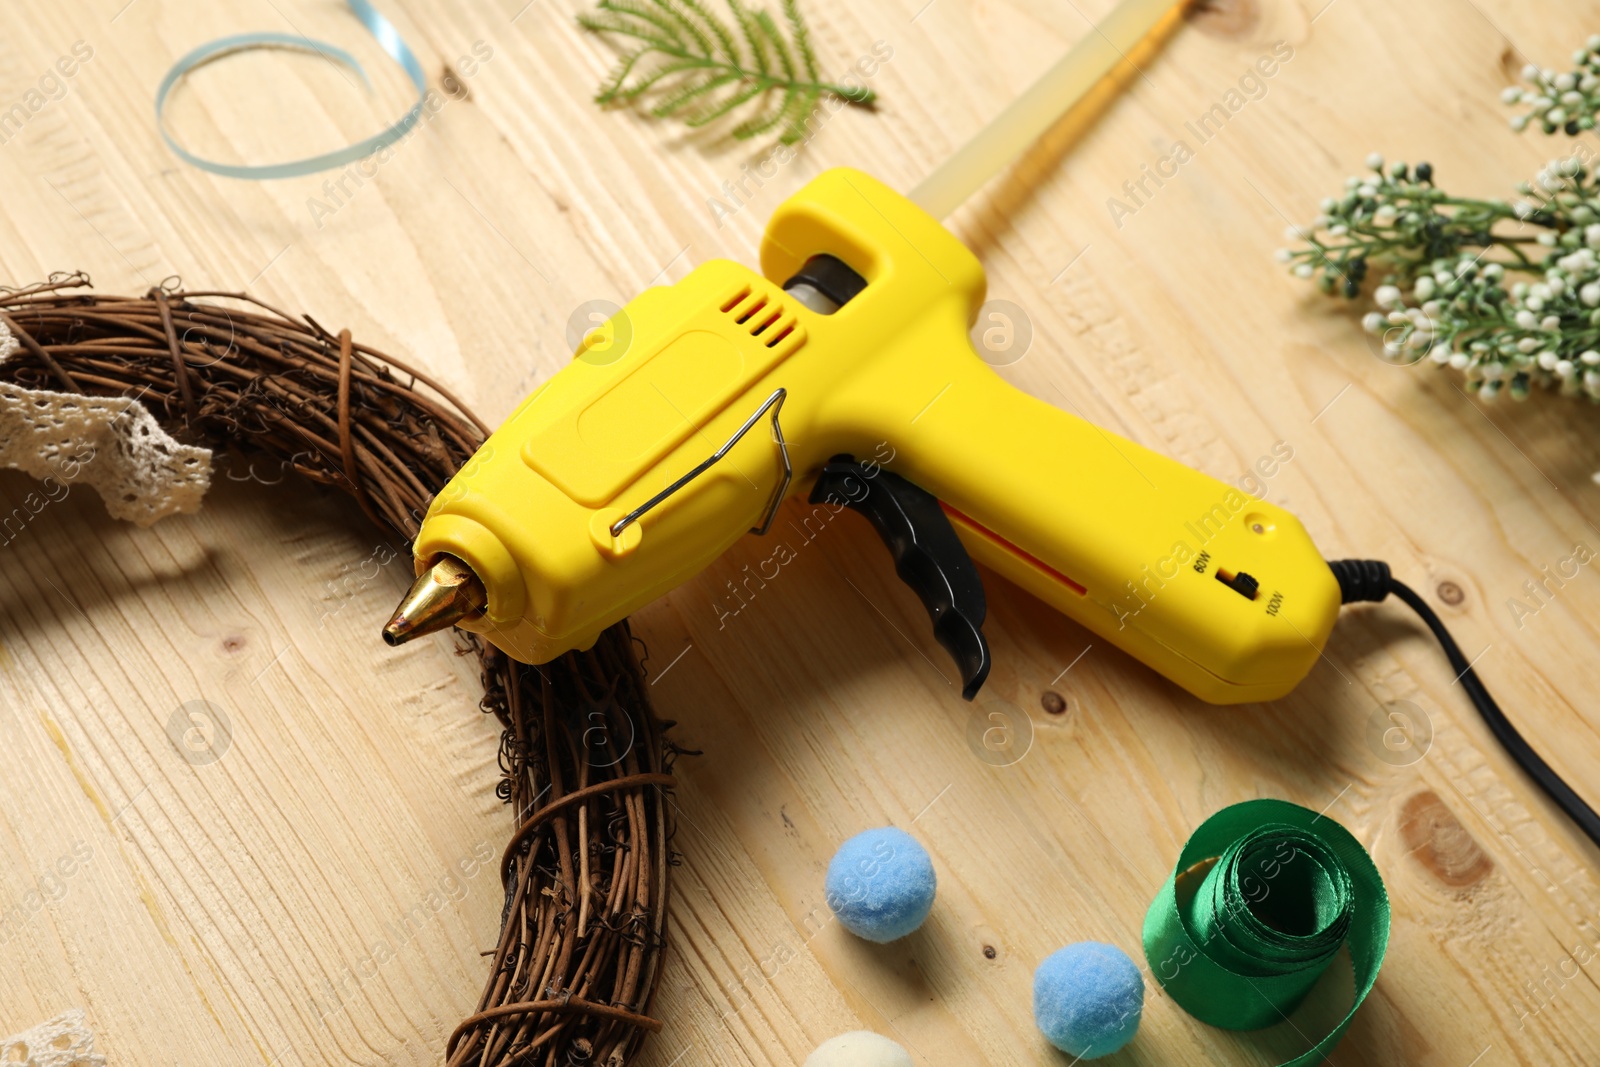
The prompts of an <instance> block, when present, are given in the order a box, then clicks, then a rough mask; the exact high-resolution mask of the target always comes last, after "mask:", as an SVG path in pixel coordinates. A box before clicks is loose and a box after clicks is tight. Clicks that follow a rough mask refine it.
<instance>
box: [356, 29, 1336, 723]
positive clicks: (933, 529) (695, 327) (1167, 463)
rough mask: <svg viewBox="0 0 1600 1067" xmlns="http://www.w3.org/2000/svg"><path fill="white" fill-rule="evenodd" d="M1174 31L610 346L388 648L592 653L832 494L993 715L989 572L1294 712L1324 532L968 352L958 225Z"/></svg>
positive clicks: (809, 219)
mask: <svg viewBox="0 0 1600 1067" xmlns="http://www.w3.org/2000/svg"><path fill="white" fill-rule="evenodd" d="M1170 6H1171V5H1170V0H1133V2H1130V3H1125V4H1124V5H1123V6H1122V7H1121V8H1119V9H1118V10H1117V12H1116V13H1114V14H1113V16H1112V18H1111V20H1109V21H1108V23H1106V24H1103V25H1102V27H1101V29H1100V31H1098V33H1097V34H1091V35H1089V40H1088V41H1087V42H1086V43H1085V44H1084V45H1081V46H1080V47H1079V48H1078V49H1075V50H1074V52H1073V53H1071V54H1069V55H1068V56H1067V57H1066V59H1064V60H1063V61H1062V63H1061V64H1059V65H1058V66H1057V67H1056V68H1055V69H1054V70H1053V71H1052V72H1050V73H1049V74H1047V75H1046V76H1045V78H1044V79H1042V80H1041V82H1040V84H1039V85H1037V86H1035V87H1034V89H1032V90H1030V91H1029V93H1028V94H1026V95H1025V96H1024V97H1023V98H1022V99H1021V100H1019V101H1018V103H1017V104H1016V105H1014V106H1013V107H1012V108H1011V109H1010V110H1009V111H1008V112H1007V113H1006V114H1005V115H1003V116H1002V117H1001V119H1000V120H999V121H997V122H996V123H994V124H992V125H991V126H990V127H989V128H988V129H987V130H986V131H984V133H983V134H980V136H979V137H978V138H976V139H975V141H974V143H973V144H972V145H969V146H968V147H967V148H966V149H964V150H963V152H962V153H959V154H958V156H957V157H956V158H955V159H954V160H952V162H951V163H948V164H946V165H945V166H944V167H943V168H941V170H940V171H937V172H935V174H934V175H933V176H932V177H930V178H929V179H928V181H926V182H924V184H923V186H921V187H919V189H918V190H917V192H916V193H914V194H913V197H914V199H913V198H908V197H906V196H903V195H901V194H899V193H896V192H894V191H893V190H891V189H889V188H887V187H886V186H884V185H883V184H882V183H880V182H878V181H876V180H875V179H873V178H871V177H869V176H867V175H866V174H863V173H860V172H858V171H854V170H846V169H839V170H832V171H828V172H826V173H824V174H823V175H821V176H820V177H818V178H817V179H815V180H814V181H812V182H811V183H810V184H809V185H807V186H806V187H805V188H804V189H802V190H801V191H800V192H799V193H798V194H796V195H795V196H794V197H792V198H791V199H790V200H788V201H787V202H786V203H784V204H783V205H782V206H781V207H779V208H778V210H777V212H776V214H775V215H774V216H773V217H772V220H771V222H770V223H769V224H768V226H767V230H766V235H765V239H764V241H763V243H762V247H761V273H760V274H757V273H755V272H753V271H751V270H749V269H748V268H746V267H743V266H740V265H739V264H736V263H732V262H728V261H725V260H714V261H711V262H708V263H704V264H702V265H701V266H699V267H697V268H696V269H695V270H694V271H692V272H691V273H690V274H689V275H688V276H687V277H686V278H684V279H683V280H682V281H680V282H678V283H677V284H675V285H672V286H669V287H661V288H654V289H650V290H647V291H646V292H644V293H642V294H641V295H639V296H638V297H637V298H636V299H635V300H633V301H632V302H631V303H630V304H628V306H627V307H626V308H624V309H623V310H622V311H621V312H620V313H619V314H618V315H617V316H615V317H614V318H613V319H612V321H611V322H610V323H608V324H607V326H606V327H605V328H604V329H601V330H597V331H595V332H593V333H591V334H590V335H589V336H588V337H586V338H585V339H584V342H583V344H582V345H581V346H580V347H579V349H578V352H577V355H576V358H575V359H574V360H573V361H572V363H571V364H570V365H568V366H567V367H566V368H565V369H563V370H562V371H560V372H559V373H557V374H556V375H555V376H554V377H552V378H551V379H550V380H549V381H548V382H546V383H545V384H544V385H543V386H542V387H541V388H539V389H538V390H536V391H535V392H534V393H533V394H532V395H531V396H529V397H528V398H527V399H526V400H525V401H524V402H523V403H522V405H521V406H520V407H519V408H518V409H517V410H516V411H515V412H514V413H513V414H512V415H511V417H510V418H509V419H507V420H506V422H505V424H504V425H503V426H502V427H501V428H500V429H499V430H498V431H497V432H496V433H495V434H494V435H493V436H492V437H491V438H490V439H489V440H488V442H487V443H486V444H485V445H484V446H483V448H482V450H481V451H480V452H479V453H478V455H477V456H476V457H475V458H474V459H473V460H472V461H471V462H469V463H468V464H467V465H466V466H465V467H464V468H463V469H462V470H461V472H460V473H459V474H458V475H457V476H456V477H455V479H454V480H453V481H451V483H450V484H449V485H448V486H447V487H446V488H445V489H444V490H443V491H442V492H441V493H440V494H439V496H438V497H437V498H436V499H435V500H434V502H433V504H432V506H431V507H430V509H429V511H428V514H427V516H426V519H425V521H424V522H423V524H422V528H421V532H420V533H419V535H418V537H417V540H416V544H415V546H414V551H415V557H416V566H417V573H418V575H419V579H418V582H417V584H416V586H414V587H413V589H412V591H411V592H410V593H409V594H408V596H407V598H406V600H405V601H404V602H403V603H402V605H401V607H400V610H399V611H398V612H397V613H396V615H395V617H394V619H393V620H391V622H390V623H389V625H388V627H386V629H385V637H386V638H387V639H388V640H389V641H390V642H391V643H399V642H401V641H404V640H408V639H410V638H411V637H414V636H417V635H418V634H422V633H428V632H432V631H434V630H438V629H442V628H445V627H448V626H450V625H457V626H460V627H462V628H464V629H467V630H471V631H473V632H476V633H479V634H481V635H483V636H484V637H485V638H487V639H488V640H489V641H491V642H493V643H494V644H495V645H496V646H498V647H499V648H500V649H502V650H503V651H505V652H506V653H507V654H508V655H510V656H512V657H513V658H515V659H517V660H519V661H523V662H527V663H543V662H547V661H549V660H550V659H553V658H554V657H556V656H559V655H561V654H562V653H564V652H566V651H568V650H570V649H585V648H588V647H589V646H590V645H591V644H592V643H593V642H594V641H595V639H596V638H597V637H598V636H599V634H600V632H601V631H602V630H603V629H605V628H606V627H607V626H610V625H612V624H613V623H616V622H618V621H619V620H621V619H623V618H625V617H626V616H627V615H629V614H631V613H632V612H634V611H637V610H638V609H640V608H642V607H644V606H645V605H647V604H649V603H650V602H651V601H653V600H655V599H656V598H658V597H660V596H661V595H662V594H664V593H667V592H668V591H670V590H672V589H674V588H676V587H677V586H679V585H681V584H682V583H683V582H685V581H687V580H689V579H690V578H692V577H693V576H695V575H696V574H698V573H700V571H702V570H704V569H705V568H706V567H707V566H708V565H709V564H710V563H711V562H712V561H713V560H715V559H716V558H717V557H718V556H720V555H721V554H722V553H724V552H725V551H727V550H728V548H729V547H730V546H731V545H732V544H733V543H734V542H735V541H737V540H738V539H739V538H740V537H742V536H744V534H745V533H746V532H747V531H752V530H753V531H754V532H756V533H762V532H765V530H766V528H767V526H768V525H769V524H770V523H771V522H772V519H773V515H774V513H775V511H776V510H777V508H778V506H779V505H780V504H781V503H782V502H783V500H784V499H785V497H787V496H789V495H790V494H792V493H799V492H808V493H809V496H810V499H811V501H812V502H813V503H814V504H815V505H816V506H817V507H823V506H827V505H828V504H829V503H830V502H832V503H833V504H834V506H835V507H837V506H839V505H843V506H847V507H851V508H853V509H855V510H858V511H861V512H862V513H864V514H865V515H866V516H867V518H868V519H869V520H870V521H871V522H872V523H873V525H874V526H875V527H876V528H877V530H878V531H879V533H880V534H882V536H883V537H884V539H885V541H886V542H887V543H888V545H889V547H890V550H891V552H892V554H893V556H894V559H895V562H896V566H897V569H898V572H899V574H900V576H901V577H902V578H903V579H905V581H906V582H907V583H909V584H910V585H911V586H912V587H913V588H914V589H915V590H916V592H917V593H918V595H919V596H920V597H921V599H922V600H923V602H924V604H925V606H926V607H927V608H928V611H929V614H930V615H931V617H932V619H933V624H934V631H935V635H936V636H937V638H938V639H939V641H940V643H941V644H943V645H944V647H945V648H946V649H947V650H948V651H949V652H950V653H951V655H952V656H953V657H954V659H955V661H956V663H957V665H958V667H959V668H960V671H961V679H962V691H963V695H965V696H966V697H967V698H968V699H971V698H972V696H973V695H974V694H975V693H976V692H977V690H978V687H979V686H980V685H981V684H982V682H983V679H984V677H985V675H986V674H987V672H988V669H989V651H988V647H987V645H986V643H985V641H984V638H983V633H982V624H983V620H984V612H985V603H984V594H983V587H982V584H981V580H980V578H979V575H978V571H977V569H976V567H975V566H974V565H973V561H974V560H976V561H978V562H980V563H983V564H985V565H987V566H989V567H990V568H992V569H993V570H995V571H997V572H998V573H1000V574H1002V575H1004V576H1005V577H1007V578H1009V579H1011V580H1012V581H1014V582H1016V583H1017V584H1018V585H1020V586H1022V587H1023V588H1025V589H1027V590H1028V591H1030V592H1032V593H1033V594H1034V595H1036V596H1038V597H1040V598H1041V599H1043V600H1044V601H1046V602H1047V603H1049V604H1051V605H1054V606H1055V607H1056V608H1058V609H1060V610H1061V611H1063V612H1065V613H1066V614H1067V615H1069V616H1071V617H1072V618H1074V619H1076V620H1077V621H1078V622H1080V623H1081V624H1083V625H1084V626H1086V627H1088V628H1089V629H1090V630H1092V631H1094V632H1095V633H1096V634H1098V635H1099V636H1100V637H1102V638H1103V639H1105V640H1106V641H1108V642H1110V643H1112V644H1115V645H1117V646H1119V647H1121V648H1123V649H1125V650H1126V651H1128V652H1129V653H1131V654H1132V655H1134V656H1135V657H1137V658H1138V659H1140V660H1142V661H1144V662H1145V663H1147V664H1149V665H1150V666H1151V667H1154V668H1155V669H1156V670H1158V671H1160V672H1161V673H1162V674H1164V675H1166V676H1167V677H1169V678H1171V679H1173V680H1174V681H1176V682H1177V683H1178V684H1180V685H1182V686H1183V687H1184V688H1185V689H1187V690H1189V691H1190V692H1192V693H1194V694H1195V695H1197V696H1199V697H1201V698H1202V699H1204V700H1208V701H1211V702H1214V703H1237V702H1241V701H1255V700H1270V699H1273V698H1275V697H1278V696H1281V695H1283V694H1285V693H1287V692H1288V691H1289V690H1291V689H1292V688H1294V686H1295V685H1296V683H1298V682H1299V681H1300V679H1301V678H1303V677H1304V676H1305V674H1306V672H1307V671H1308V670H1309V669H1310V668H1311V666H1312V665H1313V664H1314V663H1315V662H1316V660H1317V657H1318V655H1319V653H1320V650H1321V648H1322V645H1323V642H1324V641H1325V640H1326V638H1327V636H1328V633H1329V631H1330V630H1331V629H1332V626H1333V622H1334V618H1335V616H1336V615H1337V613H1338V610H1339V605H1340V590H1339V586H1338V583H1337V582H1336V580H1335V578H1334V575H1333V573H1332V572H1331V571H1330V570H1329V567H1328V564H1327V563H1325V562H1324V561H1323V559H1322V557H1321V555H1320V554H1319V553H1318V552H1317V550H1316V548H1315V547H1314V546H1313V545H1312V543H1311V540H1310V538H1309V537H1307V535H1306V533H1305V531H1304V529H1302V527H1301V525H1300V523H1299V521H1298V520H1296V519H1295V517H1294V516H1293V515H1291V514H1289V513H1288V512H1287V511H1284V510H1283V509H1281V508H1278V507H1275V506H1274V505H1272V504H1269V503H1266V502H1264V501H1261V500H1256V499H1252V498H1249V497H1246V496H1245V494H1244V493H1242V492H1240V491H1239V490H1237V489H1235V488H1233V487H1231V486H1228V485H1225V484H1223V483H1222V482H1220V481H1217V480H1216V479H1214V478H1210V477H1208V476H1206V475H1204V474H1201V473H1199V472H1197V471H1194V470H1191V469H1189V468H1188V467H1185V466H1183V465H1182V464H1179V463H1177V462H1175V461H1173V460H1171V459H1168V458H1166V457H1164V456H1161V455H1159V454H1157V453H1155V452H1152V451H1150V450H1148V449H1146V448H1143V447H1141V446H1139V445H1137V444H1134V443H1133V442H1131V441H1126V440H1123V439H1120V438H1117V437H1115V436H1113V435H1112V434H1109V433H1107V432H1106V431H1104V430H1102V429H1099V428H1097V427H1095V426H1093V425H1091V424H1089V423H1087V422H1085V421H1083V420H1082V419H1079V418H1076V417H1074V416H1073V415H1070V414H1068V413H1066V412H1064V411H1061V410H1059V409H1058V408H1055V407H1053V406H1051V405H1049V404H1047V403H1044V402H1042V401H1040V400H1037V399H1035V398H1033V397H1031V396H1029V395H1027V394H1026V393H1023V392H1022V391H1020V390H1018V389H1016V388H1015V387H1013V386H1012V385H1010V384H1008V383H1007V382H1006V381H1005V380H1004V379H1003V378H1001V377H1000V376H999V375H998V374H997V373H995V371H994V370H993V369H992V368H990V367H989V366H988V365H987V364H986V363H985V362H984V361H983V360H982V359H981V358H979V356H978V355H977V354H976V353H975V351H974V350H973V347H972V345H971V343H970V341H969V339H968V331H969V329H970V328H971V326H972V324H973V322H974V321H975V318H976V316H977V314H978V310H979V308H980V306H981V305H982V303H983V301H984V293H985V279H984V272H983V268H982V267H981V266H980V265H979V263H978V260H977V259H976V258H975V257H974V256H973V254H972V253H971V252H970V251H969V250H968V249H967V248H966V247H965V246H963V245H962V244H961V242H960V241H959V240H957V239H956V238H955V237H954V236H953V235H952V234H951V233H950V232H949V231H948V230H946V229H945V228H944V226H943V225H942V224H941V223H940V222H939V219H938V217H936V215H935V213H933V212H937V213H938V215H943V214H944V213H946V212H947V211H948V210H949V209H950V208H952V207H953V206H954V205H955V204H956V203H959V202H960V201H961V200H962V199H964V198H965V193H966V192H969V191H970V190H971V189H973V188H975V187H976V186H977V185H978V184H981V181H982V179H983V178H985V177H987V174H986V173H980V171H979V168H978V166H977V165H975V164H974V161H975V160H979V161H984V165H987V166H990V167H998V166H1000V165H1003V164H1004V163H1005V162H1007V161H1008V160H1009V159H1010V158H1012V157H1013V156H1015V155H1016V154H1017V152H1018V151H1019V150H1020V148H1021V147H1022V146H1023V145H1024V144H1026V143H1027V142H1029V141H1031V140H1032V138H1033V136H1035V135H1036V134H1037V133H1038V132H1039V130H1040V129H1042V127H1043V126H1044V125H1048V122H1049V121H1050V119H1051V118H1053V117H1054V116H1055V115H1057V114H1059V113H1060V111H1061V110H1062V109H1063V102H1070V101H1072V100H1075V99H1077V98H1078V97H1080V96H1081V95H1082V94H1083V92H1084V91H1085V90H1086V89H1087V88H1088V86H1089V85H1092V84H1093V83H1094V82H1097V81H1098V80H1099V77H1100V75H1101V74H1103V73H1104V70H1105V69H1106V68H1107V67H1108V66H1109V65H1110V63H1111V62H1113V61H1114V60H1115V58H1116V57H1117V56H1119V55H1121V53H1122V52H1123V51H1124V50H1126V49H1127V48H1129V47H1131V46H1132V44H1133V43H1134V42H1136V41H1137V40H1138V39H1139V37H1140V36H1142V35H1143V33H1144V32H1145V31H1146V30H1148V29H1149V27H1150V23H1151V22H1152V21H1153V20H1154V19H1156V18H1158V17H1159V16H1160V15H1162V14H1164V13H1166V12H1167V9H1168V8H1169V7H1170ZM1119 19H1120V20H1121V21H1120V22H1119V21H1118V20H1119ZM1115 42H1120V43H1121V47H1118V45H1117V43H1115ZM1086 50H1098V52H1097V53H1096V54H1094V55H1092V56H1090V58H1089V59H1087V60H1086V59H1085V54H1086ZM919 205H921V206H919ZM623 338H627V340H625V341H624V340H623Z"/></svg>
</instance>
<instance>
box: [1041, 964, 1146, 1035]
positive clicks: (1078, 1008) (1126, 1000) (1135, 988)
mask: <svg viewBox="0 0 1600 1067" xmlns="http://www.w3.org/2000/svg"><path fill="white" fill-rule="evenodd" d="M1143 1010H1144V978H1143V976H1141V975H1140V974H1139V968H1138V967H1136V966H1135V965H1134V962H1133V961H1132V960H1131V959H1129V958H1128V954H1127V953H1126V952H1124V951H1122V950H1121V949H1120V948H1117V947H1116V946H1114V945H1104V944H1101V943H1100V942H1098V941H1080V942H1078V943H1077V944H1076V945H1068V946H1067V947H1066V948H1064V949H1061V950H1060V951H1058V952H1054V953H1052V954H1051V955H1049V956H1048V957H1046V958H1045V961H1044V962H1043V963H1041V964H1039V969H1038V970H1037V971H1034V972H1033V1020H1034V1022H1036V1023H1037V1024H1038V1025H1039V1030H1040V1032H1041V1033H1043V1034H1044V1036H1045V1037H1047V1038H1049V1039H1050V1043H1051V1044H1052V1045H1054V1046H1055V1047H1056V1048H1058V1049H1060V1050H1061V1051H1062V1052H1065V1053H1067V1054H1068V1055H1070V1056H1077V1057H1079V1058H1081V1059H1085V1060H1093V1059H1099V1058H1100V1057H1101V1056H1109V1055H1110V1054H1111V1053H1113V1052H1115V1051H1117V1050H1118V1049H1119V1048H1121V1047H1122V1046H1123V1045H1126V1044H1127V1043H1128V1042H1129V1041H1132V1040H1133V1035H1134V1034H1136V1033H1138V1032H1139V1013H1140V1012H1142V1011H1143Z"/></svg>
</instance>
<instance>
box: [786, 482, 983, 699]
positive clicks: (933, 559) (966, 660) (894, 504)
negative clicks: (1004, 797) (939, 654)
mask: <svg viewBox="0 0 1600 1067" xmlns="http://www.w3.org/2000/svg"><path fill="white" fill-rule="evenodd" d="M811 503H813V504H821V503H834V504H843V505H844V506H845V507H848V508H850V509H852V510H854V511H859V512H861V514H863V515H865V516H866V517H867V521H869V522H871V523H872V527H873V529H875V530H877V531H878V536H880V537H882V538H883V542H884V544H886V545H888V546H889V554H890V555H892V556H893V557H894V569H895V573H896V574H898V575H899V576H900V579H901V580H902V581H904V582H905V583H906V584H907V585H909V586H910V587H911V589H912V591H913V592H915V593H916V594H917V597H918V598H919V599H920V600H921V601H922V606H923V607H925V608H927V609H928V616H929V618H931V619H932V620H933V636H934V637H935V638H936V639H937V640H938V642H939V644H940V645H942V646H944V649H945V651H946V652H948V653H950V656H951V658H952V659H954V660H955V662H956V667H957V668H958V669H959V670H960V671H961V696H962V697H963V698H964V699H966V700H971V699H972V698H973V697H975V696H977V695H978V690H979V689H980V688H981V687H982V686H983V682H984V679H986V678H988V677H989V642H988V641H986V640H985V639H984V636H983V620H984V616H985V615H986V614H987V611H988V607H987V603H986V601H985V600H984V596H983V579H982V577H981V576H980V575H979V574H978V568H977V565H976V564H974V563H973V562H972V557H971V556H969V555H967V548H966V546H965V545H963V544H962V543H961V538H960V537H958V536H957V535H956V531H955V527H954V526H952V525H950V519H949V517H948V516H946V515H945V513H944V509H943V508H941V507H940V506H939V500H938V498H937V497H935V496H934V495H933V494H932V493H930V492H928V491H927V490H926V489H923V488H922V487H920V486H918V485H916V484H915V483H913V482H910V481H907V480H906V479H904V478H902V477H900V476H899V475H898V474H891V473H890V472H889V471H886V470H884V469H883V468H882V467H879V466H877V465H875V464H874V465H872V466H867V465H865V464H861V463H857V462H856V461H855V460H854V459H852V458H851V457H849V456H835V457H834V458H833V460H831V461H830V462H829V463H828V464H827V465H826V466H825V467H823V468H822V473H821V474H820V475H818V476H817V484H816V486H815V488H813V489H812V490H811Z"/></svg>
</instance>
